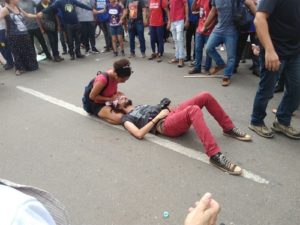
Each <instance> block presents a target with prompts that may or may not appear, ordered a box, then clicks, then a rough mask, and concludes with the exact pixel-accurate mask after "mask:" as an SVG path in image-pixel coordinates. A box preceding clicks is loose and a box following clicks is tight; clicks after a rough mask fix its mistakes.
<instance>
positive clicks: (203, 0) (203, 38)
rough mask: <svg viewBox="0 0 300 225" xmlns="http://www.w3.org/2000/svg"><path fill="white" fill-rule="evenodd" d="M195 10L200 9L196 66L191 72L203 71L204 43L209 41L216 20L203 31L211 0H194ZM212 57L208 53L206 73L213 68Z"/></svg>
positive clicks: (193, 8)
mask: <svg viewBox="0 0 300 225" xmlns="http://www.w3.org/2000/svg"><path fill="white" fill-rule="evenodd" d="M192 10H193V11H199V24H198V28H197V33H196V41H195V45H196V47H195V48H196V49H195V51H196V57H195V65H194V68H193V69H191V70H190V71H189V74H196V73H201V69H202V68H201V67H202V57H203V49H204V45H205V44H206V43H207V40H208V38H209V35H210V34H211V32H212V30H213V28H214V26H215V24H216V21H212V22H211V24H210V26H209V28H207V30H206V31H205V32H203V28H204V23H205V21H206V19H207V17H208V15H209V12H210V10H211V4H210V0H194V2H193V5H192ZM211 63H212V59H211V57H210V56H209V55H208V54H206V60H205V73H208V72H209V70H210V68H211Z"/></svg>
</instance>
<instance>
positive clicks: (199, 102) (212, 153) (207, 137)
mask: <svg viewBox="0 0 300 225" xmlns="http://www.w3.org/2000/svg"><path fill="white" fill-rule="evenodd" d="M167 105H168V104H166V99H164V101H162V104H160V105H158V106H150V105H140V106H136V107H134V106H133V105H132V102H131V100H129V99H127V98H126V97H121V98H120V99H119V102H118V105H117V106H116V111H122V112H123V113H124V115H123V117H122V124H123V126H124V127H125V128H126V129H127V130H128V131H129V132H130V133H131V134H132V135H133V136H135V137H136V138H138V139H142V138H143V137H144V136H145V135H146V134H147V133H149V132H151V133H154V134H155V133H159V134H162V135H165V136H168V137H178V136H181V135H183V134H184V133H186V132H187V131H188V130H189V128H190V127H191V125H193V127H194V129H195V131H196V133H197V136H198V138H199V139H200V141H201V142H202V144H203V145H204V149H205V152H206V154H207V155H208V157H209V161H210V163H211V164H213V165H214V166H216V167H218V168H219V169H221V170H223V171H226V172H228V173H229V174H232V175H241V174H242V169H241V168H240V167H239V166H237V165H235V164H234V163H232V162H231V161H230V160H228V159H227V157H226V156H225V155H224V154H222V153H221V151H220V147H219V146H218V144H217V143H216V140H215V138H214V136H213V135H212V133H211V131H210V130H209V128H208V127H207V125H206V122H205V120H204V117H203V113H202V108H203V107H205V108H206V109H207V110H208V112H209V113H210V114H211V115H212V116H213V117H214V118H215V120H216V121H217V122H218V123H219V125H220V126H221V127H222V129H223V133H224V135H226V136H229V137H232V138H235V139H238V140H241V141H250V140H251V136H250V135H248V134H245V133H244V132H242V131H240V130H239V129H238V128H237V127H235V125H234V124H233V122H232V121H231V119H230V118H229V116H228V115H227V114H226V113H225V112H224V110H223V109H222V107H221V106H220V105H219V103H218V102H217V101H216V99H215V98H214V97H213V96H212V95H211V94H210V93H208V92H202V93H200V94H198V95H196V96H194V97H193V98H191V99H189V100H187V101H185V102H184V103H182V104H180V105H179V106H178V107H176V108H173V109H171V108H170V107H167Z"/></svg>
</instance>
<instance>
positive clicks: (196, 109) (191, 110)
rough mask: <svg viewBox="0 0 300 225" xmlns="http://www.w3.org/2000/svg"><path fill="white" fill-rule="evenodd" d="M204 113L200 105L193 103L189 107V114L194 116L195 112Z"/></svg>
mask: <svg viewBox="0 0 300 225" xmlns="http://www.w3.org/2000/svg"><path fill="white" fill-rule="evenodd" d="M199 113H200V114H202V111H201V109H200V107H199V106H198V105H191V106H189V107H188V108H187V114H188V115H189V116H193V115H195V114H199Z"/></svg>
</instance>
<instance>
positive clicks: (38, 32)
mask: <svg viewBox="0 0 300 225" xmlns="http://www.w3.org/2000/svg"><path fill="white" fill-rule="evenodd" d="M28 33H29V36H30V39H31V42H32V44H33V45H34V37H36V38H37V39H38V41H39V42H40V44H41V46H42V49H43V51H44V53H45V54H46V56H47V57H51V54H50V52H49V50H48V47H47V44H46V41H45V39H44V37H43V34H42V32H41V30H40V28H36V29H33V30H28Z"/></svg>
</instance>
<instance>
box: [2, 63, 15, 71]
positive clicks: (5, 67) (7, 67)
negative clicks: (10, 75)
mask: <svg viewBox="0 0 300 225" xmlns="http://www.w3.org/2000/svg"><path fill="white" fill-rule="evenodd" d="M3 68H4V69H5V70H11V69H12V68H14V65H8V64H5V65H4V66H3Z"/></svg>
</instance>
